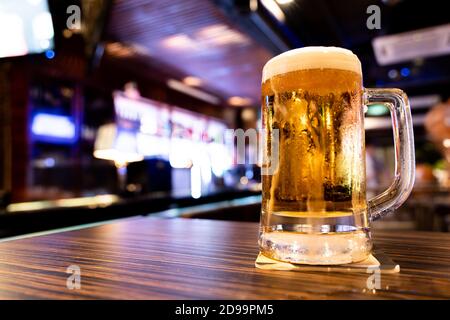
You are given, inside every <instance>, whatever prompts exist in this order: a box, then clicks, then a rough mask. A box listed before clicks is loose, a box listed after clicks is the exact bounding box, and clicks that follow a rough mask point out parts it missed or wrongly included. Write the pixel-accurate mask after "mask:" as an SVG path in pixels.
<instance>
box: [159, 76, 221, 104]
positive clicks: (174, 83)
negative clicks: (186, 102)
mask: <svg viewBox="0 0 450 320" xmlns="http://www.w3.org/2000/svg"><path fill="white" fill-rule="evenodd" d="M167 86H169V88H171V89H173V90H177V91H179V92H182V93H184V94H187V95H190V96H192V97H195V98H197V99H200V100H203V101H206V102H209V103H211V104H216V105H217V104H220V99H219V98H218V97H216V96H213V95H212V94H209V93H206V92H204V91H201V90H198V89H195V88H192V87H190V86H188V85H185V84H184V83H183V82H181V81H178V80H174V79H169V80H167Z"/></svg>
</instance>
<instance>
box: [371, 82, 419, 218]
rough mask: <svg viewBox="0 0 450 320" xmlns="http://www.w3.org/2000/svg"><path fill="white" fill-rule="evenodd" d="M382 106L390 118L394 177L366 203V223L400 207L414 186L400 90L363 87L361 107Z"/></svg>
mask: <svg viewBox="0 0 450 320" xmlns="http://www.w3.org/2000/svg"><path fill="white" fill-rule="evenodd" d="M374 103H377V104H384V105H385V106H386V107H388V108H389V110H390V112H391V118H392V129H393V133H394V149H395V176H394V181H393V182H392V184H391V185H390V186H389V188H388V189H387V190H385V191H384V192H383V193H381V194H378V195H376V196H375V197H373V198H372V199H370V200H369V201H368V216H369V219H370V221H373V220H376V219H379V218H381V217H383V216H385V215H386V214H388V213H391V212H393V211H394V210H395V209H397V208H398V207H400V206H401V205H402V204H403V203H404V202H405V201H406V199H407V198H408V196H409V194H410V193H411V190H412V188H413V185H414V178H415V172H416V170H415V156H414V134H413V124H412V119H411V108H410V106H409V101H408V97H407V96H406V94H405V93H404V92H403V91H402V90H400V89H384V88H376V89H369V88H364V104H365V105H370V104H374Z"/></svg>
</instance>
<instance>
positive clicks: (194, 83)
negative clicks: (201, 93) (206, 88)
mask: <svg viewBox="0 0 450 320" xmlns="http://www.w3.org/2000/svg"><path fill="white" fill-rule="evenodd" d="M183 83H184V84H187V85H188V86H191V87H198V86H200V85H201V84H202V83H203V81H202V79H200V78H197V77H193V76H189V77H186V78H184V79H183Z"/></svg>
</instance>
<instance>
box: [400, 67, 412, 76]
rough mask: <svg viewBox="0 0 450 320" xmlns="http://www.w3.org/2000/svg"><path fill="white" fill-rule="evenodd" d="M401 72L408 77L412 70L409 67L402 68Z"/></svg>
mask: <svg viewBox="0 0 450 320" xmlns="http://www.w3.org/2000/svg"><path fill="white" fill-rule="evenodd" d="M400 74H401V75H402V76H403V77H407V76H409V75H410V74H411V71H410V70H409V69H408V68H402V70H400Z"/></svg>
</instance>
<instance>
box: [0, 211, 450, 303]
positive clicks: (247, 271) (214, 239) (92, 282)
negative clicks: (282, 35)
mask: <svg viewBox="0 0 450 320" xmlns="http://www.w3.org/2000/svg"><path fill="white" fill-rule="evenodd" d="M257 233H258V224H257V223H253V222H230V221H213V220H206V219H184V218H176V219H162V218H155V217H146V218H142V217H139V218H127V219H122V220H115V221H111V222H109V223H105V224H101V225H88V226H83V227H79V228H78V229H71V230H67V229H66V230H57V231H53V232H50V233H49V232H47V233H45V234H31V235H28V236H21V237H15V238H9V239H3V240H2V242H1V243H0V298H1V299H72V298H74V299H403V298H406V299H430V298H437V299H449V298H450V234H447V233H430V232H418V231H417V232H416V231H414V232H406V231H401V232H393V231H378V230H376V232H375V234H374V239H375V245H376V246H378V247H379V248H381V249H382V250H383V251H384V252H385V253H386V254H388V255H389V256H390V257H391V258H392V259H394V260H395V261H396V262H397V263H399V264H400V266H401V272H400V273H398V274H381V289H379V290H368V289H367V285H366V284H367V279H368V276H369V275H368V274H365V273H358V274H356V273H324V272H294V271H268V270H260V269H257V268H255V266H254V262H255V258H256V256H257V253H258V249H257V242H256V239H257ZM69 266H72V268H73V266H76V267H79V268H80V271H81V274H80V285H81V288H79V289H76V288H74V289H69V288H68V287H67V279H68V277H69V276H70V275H71V274H68V273H67V268H68V267H69Z"/></svg>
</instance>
